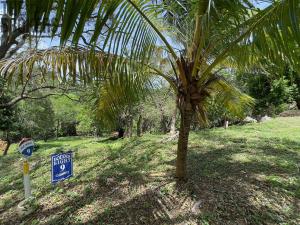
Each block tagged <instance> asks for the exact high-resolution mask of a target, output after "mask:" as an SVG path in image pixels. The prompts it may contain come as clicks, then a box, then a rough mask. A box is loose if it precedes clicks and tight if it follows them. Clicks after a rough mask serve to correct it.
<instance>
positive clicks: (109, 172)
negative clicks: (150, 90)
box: [0, 117, 300, 225]
mask: <svg viewBox="0 0 300 225" xmlns="http://www.w3.org/2000/svg"><path fill="white" fill-rule="evenodd" d="M163 137H164V136H162V135H149V134H147V135H144V136H143V137H142V138H131V139H124V140H118V141H109V140H106V139H103V138H101V139H95V138H80V137H77V138H76V137H75V138H60V139H58V140H53V141H49V142H46V143H45V142H39V145H40V148H39V149H38V150H37V151H36V152H34V155H33V156H32V158H31V159H30V162H31V174H30V176H31V179H32V187H33V195H34V196H35V197H36V203H37V205H38V207H37V209H36V211H35V212H34V213H33V214H31V215H29V216H27V217H24V218H20V217H19V216H18V215H17V213H16V209H17V205H18V203H19V202H20V201H21V200H22V199H23V197H24V194H23V183H22V173H21V156H20V155H19V154H18V153H17V152H16V151H15V150H14V151H13V150H11V152H10V154H9V155H8V156H7V157H2V156H1V158H0V224H20V223H22V224H153V225H154V224H170V225H171V224H172V225H173V224H299V223H300V213H299V212H300V211H299V209H300V180H299V167H300V117H293V118H288V117H287V118H277V119H273V120H271V121H268V122H265V123H259V124H249V125H245V126H232V127H230V128H229V129H228V130H224V129H222V128H217V129H211V130H204V131H200V132H193V133H192V134H191V136H190V145H189V149H190V151H189V165H188V170H189V180H188V181H187V182H186V183H178V182H176V180H175V179H174V178H173V172H174V163H175V154H176V142H175V141H173V142H168V143H161V142H160V140H161V139H162V138H163ZM67 150H72V151H73V152H74V177H72V178H70V179H69V180H66V181H64V182H62V183H60V184H57V185H51V183H50V171H51V168H50V155H51V154H52V153H55V152H60V151H67ZM196 206H197V207H196Z"/></svg>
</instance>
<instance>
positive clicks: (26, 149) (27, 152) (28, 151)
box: [19, 140, 34, 157]
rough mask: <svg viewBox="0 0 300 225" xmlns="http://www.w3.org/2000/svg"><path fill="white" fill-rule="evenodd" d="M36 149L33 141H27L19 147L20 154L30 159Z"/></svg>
mask: <svg viewBox="0 0 300 225" xmlns="http://www.w3.org/2000/svg"><path fill="white" fill-rule="evenodd" d="M33 148H34V143H33V141H32V140H27V141H24V142H23V143H22V144H21V145H20V146H19V152H20V153H21V154H22V155H24V156H25V157H29V156H31V155H32V152H33Z"/></svg>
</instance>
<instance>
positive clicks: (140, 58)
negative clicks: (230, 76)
mask: <svg viewBox="0 0 300 225" xmlns="http://www.w3.org/2000/svg"><path fill="white" fill-rule="evenodd" d="M16 2H18V4H17V3H16ZM19 2H20V1H19V0H10V1H8V3H9V9H10V12H12V13H15V14H17V13H18V12H19V11H20V10H19V9H20V5H19ZM251 2H252V1H250V0H86V1H79V0H47V3H48V4H47V6H46V5H45V7H39V2H38V1H26V3H27V4H26V10H27V17H28V18H29V23H30V24H31V23H34V24H41V26H40V27H44V26H43V24H44V23H45V18H49V16H50V17H51V16H53V15H54V16H55V20H54V23H53V24H52V26H53V34H55V33H56V32H57V31H59V32H60V37H61V45H66V43H67V41H68V40H71V41H72V43H73V44H74V45H78V44H81V42H80V37H82V33H83V29H84V27H85V26H86V25H85V24H86V23H87V21H88V20H89V19H90V18H91V15H93V18H96V21H95V23H94V24H93V26H94V27H93V26H92V28H93V29H94V31H93V35H92V37H91V38H90V39H89V40H88V43H89V44H90V45H91V46H94V47H97V49H101V53H100V54H99V53H96V54H94V53H93V52H95V51H93V50H92V51H91V52H90V53H86V51H85V50H84V51H79V50H78V51H70V50H69V49H67V50H66V52H68V53H63V52H62V51H63V50H60V51H52V53H51V51H49V52H48V53H47V52H46V53H43V54H41V53H35V54H32V55H31V56H30V57H26V59H25V60H22V59H20V60H19V61H17V62H19V64H18V66H16V62H12V61H6V62H5V64H4V66H3V69H2V74H6V76H8V77H10V76H9V75H7V74H12V73H13V72H14V73H16V72H18V73H19V74H20V73H23V72H24V71H25V70H28V71H29V72H28V74H30V67H31V66H32V65H33V64H34V62H36V63H39V65H40V66H41V68H43V69H45V67H46V68H48V67H49V68H48V69H51V70H53V71H55V72H56V71H58V73H57V75H58V76H59V77H61V76H63V77H62V78H61V79H62V81H63V80H65V79H68V78H73V79H74V80H76V78H78V77H80V78H82V79H84V81H91V80H100V81H101V80H103V77H107V76H108V74H115V73H116V72H120V71H121V72H122V73H123V74H124V73H125V74H129V75H130V73H131V71H134V74H135V76H136V75H138V74H140V75H143V74H144V73H145V70H147V71H149V72H150V73H152V74H156V75H159V76H161V77H163V78H165V79H166V80H167V81H168V82H169V83H170V85H171V86H172V87H173V88H174V91H175V92H176V94H177V96H178V104H177V105H178V108H179V110H180V114H181V123H180V133H179V140H178V150H177V162H176V176H177V177H178V178H185V177H186V157H187V147H188V136H189V131H190V124H191V120H192V117H193V115H197V116H198V118H199V119H200V121H202V122H204V121H206V103H207V100H208V99H209V98H210V97H212V96H214V97H216V95H217V96H219V97H221V99H222V100H223V102H224V105H225V106H228V108H229V109H231V110H234V111H236V112H241V111H242V110H243V109H244V108H245V107H247V106H248V104H249V103H250V102H251V99H250V98H249V97H247V96H246V95H243V94H241V93H240V92H239V91H238V90H237V89H235V88H234V87H232V86H231V85H230V84H228V83H227V82H226V81H225V80H224V79H222V78H221V76H219V74H218V71H219V70H220V69H221V68H222V67H223V66H224V65H227V66H228V65H230V66H231V67H238V68H241V67H243V68H246V67H247V66H251V65H253V64H255V63H259V62H258V61H257V58H259V57H262V56H263V57H266V58H269V59H271V60H272V61H273V62H282V61H287V62H288V63H289V64H291V65H293V66H294V69H295V70H299V63H298V59H297V56H296V55H295V54H294V51H293V50H292V49H289V47H288V46H286V45H285V42H286V41H287V40H288V41H289V42H291V41H292V42H294V43H295V45H296V46H298V47H299V43H300V27H299V15H300V3H299V1H297V0H261V1H259V2H263V3H265V4H264V5H265V6H266V7H265V8H264V9H259V8H257V6H256V5H253V4H252V3H251ZM53 5H55V7H54V9H52V6H53ZM58 24H61V26H60V27H59V29H58ZM88 26H90V27H91V25H88ZM36 27H37V29H38V28H39V27H38V26H36ZM157 48H162V49H163V55H164V56H165V57H166V58H168V62H169V65H170V67H172V68H173V73H167V72H165V71H164V70H163V69H162V68H161V67H160V66H159V65H158V64H157V63H153V61H154V60H155V59H153V58H154V57H155V54H154V53H155V52H156V51H155V50H156V49H157ZM71 52H72V53H71ZM84 55H85V56H87V55H88V57H84ZM258 56H259V57H258ZM124 65H126V66H125V67H126V69H125V68H124ZM26 68H27V69H26ZM69 72H72V73H71V74H72V76H71V75H67V74H68V73H69ZM104 79H105V78H104Z"/></svg>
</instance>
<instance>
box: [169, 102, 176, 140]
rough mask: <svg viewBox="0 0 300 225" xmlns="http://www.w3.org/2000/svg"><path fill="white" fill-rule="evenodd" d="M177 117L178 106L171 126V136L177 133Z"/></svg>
mask: <svg viewBox="0 0 300 225" xmlns="http://www.w3.org/2000/svg"><path fill="white" fill-rule="evenodd" d="M176 116H177V106H175V109H174V112H173V115H172V118H171V125H170V135H175V133H176Z"/></svg>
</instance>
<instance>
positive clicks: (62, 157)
mask: <svg viewBox="0 0 300 225" xmlns="http://www.w3.org/2000/svg"><path fill="white" fill-rule="evenodd" d="M72 176H73V160H72V152H66V153H59V154H53V155H51V182H52V183H56V182H58V181H62V180H65V179H67V178H69V177H72Z"/></svg>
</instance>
